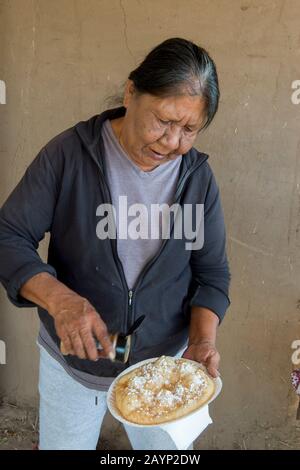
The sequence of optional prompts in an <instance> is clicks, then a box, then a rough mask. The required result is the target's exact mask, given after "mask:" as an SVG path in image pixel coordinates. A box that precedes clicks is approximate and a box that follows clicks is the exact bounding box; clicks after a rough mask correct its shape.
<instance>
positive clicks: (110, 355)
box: [108, 351, 116, 361]
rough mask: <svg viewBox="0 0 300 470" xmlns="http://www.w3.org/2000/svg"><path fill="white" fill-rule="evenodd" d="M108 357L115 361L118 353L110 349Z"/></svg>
mask: <svg viewBox="0 0 300 470" xmlns="http://www.w3.org/2000/svg"><path fill="white" fill-rule="evenodd" d="M108 357H109V359H110V360H111V361H113V360H114V359H115V358H116V353H115V352H114V351H110V352H109V353H108Z"/></svg>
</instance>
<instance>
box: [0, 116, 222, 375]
mask: <svg viewBox="0 0 300 470" xmlns="http://www.w3.org/2000/svg"><path fill="white" fill-rule="evenodd" d="M124 113H125V109H124V108H123V107H121V108H116V109H112V110H108V111H105V112H104V113H102V114H100V115H96V116H94V117H92V118H90V119H89V120H87V121H82V122H79V123H78V124H77V125H75V126H74V127H71V128H70V129H67V130H66V131H64V132H62V133H61V134H59V135H58V136H56V137H54V138H53V139H52V140H51V141H50V142H48V144H46V145H45V147H43V148H42V149H41V151H40V152H39V154H38V155H37V157H36V158H35V160H34V161H33V162H32V163H31V165H30V166H29V167H28V168H27V170H26V173H25V175H24V176H23V178H22V179H21V181H20V182H19V184H18V185H17V186H16V188H15V189H14V191H13V192H12V193H11V195H10V196H9V197H8V199H7V201H6V202H5V203H4V205H3V207H2V209H1V212H0V280H1V282H2V284H3V286H4V288H5V289H6V291H7V295H8V297H9V299H10V300H11V302H12V303H13V304H15V305H16V306H18V307H30V306H35V305H34V304H32V303H31V302H29V301H27V300H26V299H24V298H22V297H21V296H20V295H19V290H20V287H21V286H22V285H23V284H24V283H25V282H26V281H27V280H28V279H30V278H31V277H32V276H34V275H35V274H37V273H40V272H48V273H50V274H52V275H53V276H56V277H57V278H58V279H59V280H60V281H61V282H63V283H65V284H66V285H67V286H68V287H69V288H71V289H73V290H74V291H75V292H77V293H78V294H79V295H81V296H83V297H85V298H87V299H88V300H89V301H90V303H91V304H92V305H93V306H94V307H95V309H96V310H97V311H98V312H99V313H100V315H101V317H102V319H103V320H104V322H105V323H106V324H107V327H108V330H109V331H110V332H111V333H115V332H120V333H126V332H127V331H128V329H129V328H130V326H131V325H132V324H133V323H134V321H135V320H136V319H137V318H138V317H139V316H141V315H145V319H144V321H143V323H142V324H141V326H140V327H139V328H138V329H137V331H136V332H135V333H134V334H133V337H132V345H131V352H130V356H129V361H128V363H127V364H126V365H123V364H118V363H112V362H111V361H110V360H108V359H100V360H99V361H97V362H93V361H89V360H83V359H79V358H78V357H75V356H67V357H66V360H67V362H68V364H69V365H70V366H71V367H73V368H75V369H79V370H82V371H84V372H87V373H90V374H94V375H97V376H104V377H112V376H115V375H117V374H118V373H119V372H120V371H121V370H123V369H124V368H125V367H127V366H129V365H132V364H134V363H136V362H138V361H141V360H144V359H147V358H150V357H156V356H159V355H161V354H166V355H172V354H175V353H176V352H177V351H178V349H180V348H181V347H182V346H183V345H184V344H185V343H186V340H187V338H188V327H189V312H190V308H191V306H193V305H197V306H203V307H207V308H209V309H211V310H212V311H213V312H215V313H216V315H218V317H219V318H220V320H222V319H223V316H224V314H225V312H226V309H227V308H228V306H229V304H230V301H229V298H228V289H229V282H230V273H229V268H228V261H227V257H226V250H225V227H224V218H223V212H222V207H221V202H220V196H219V190H218V187H217V184H216V181H215V178H214V175H213V173H212V170H211V168H210V166H209V164H208V163H207V159H208V156H207V155H206V154H203V153H200V152H198V151H197V150H196V149H195V148H192V149H191V150H190V151H189V152H188V153H187V154H185V155H183V158H182V163H181V168H180V174H179V178H178V184H177V189H176V193H175V197H174V203H178V204H180V205H181V207H182V212H184V205H185V204H190V205H192V207H196V204H204V245H203V247H202V248H201V249H199V250H187V249H186V245H185V244H186V242H187V241H190V240H186V239H185V238H184V236H183V238H182V239H177V238H176V237H174V234H173V233H171V237H170V239H166V240H164V241H163V243H162V245H161V248H160V249H159V251H158V253H157V254H156V255H155V256H154V258H152V259H151V260H150V261H149V262H148V263H147V265H146V266H145V268H144V269H143V271H142V273H141V274H140V276H139V278H138V280H137V282H136V284H135V286H134V289H133V291H132V292H130V295H129V289H128V286H127V284H126V280H125V276H124V272H123V269H122V264H121V262H120V260H119V258H118V254H117V249H116V240H115V239H105V240H100V239H99V238H98V237H97V235H96V225H97V223H98V222H99V217H98V216H96V209H97V207H98V206H99V205H100V204H103V203H110V202H111V197H110V190H109V186H108V182H107V178H106V169H105V159H104V157H103V155H104V153H103V142H102V138H101V127H102V124H103V122H104V121H105V120H106V119H113V118H117V117H120V116H122V115H124ZM46 232H50V234H51V237H50V244H49V252H48V260H47V263H44V262H42V260H41V259H40V257H39V255H38V253H37V248H38V244H39V242H40V240H41V239H42V238H43V237H44V235H45V233H46ZM38 313H39V317H40V319H41V321H42V322H43V324H44V326H45V328H46V329H47V331H48V333H49V334H50V335H51V337H52V338H53V339H54V341H55V342H56V343H57V345H59V342H60V340H59V338H58V336H57V334H56V331H55V327H54V321H53V318H52V317H51V316H50V315H49V314H48V312H47V311H45V310H44V309H42V308H40V307H38Z"/></svg>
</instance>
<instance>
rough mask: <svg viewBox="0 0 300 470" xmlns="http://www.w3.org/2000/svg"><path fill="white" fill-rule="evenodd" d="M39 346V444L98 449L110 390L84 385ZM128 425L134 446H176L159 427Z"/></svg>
mask: <svg viewBox="0 0 300 470" xmlns="http://www.w3.org/2000/svg"><path fill="white" fill-rule="evenodd" d="M39 348H40V376H39V392H40V439H39V448H40V449H41V450H63V449H64V450H93V449H96V445H97V442H98V438H99V434H100V430H101V425H102V421H103V418H104V415H105V413H106V411H107V405H106V395H107V393H106V392H100V391H97V390H91V389H89V388H86V387H84V386H83V385H82V384H80V383H79V382H77V381H76V380H74V379H73V378H72V377H71V376H70V375H69V374H68V373H67V372H66V371H65V370H64V368H63V367H62V366H61V365H60V364H59V363H58V362H57V361H56V360H55V359H53V358H52V356H50V354H49V353H48V352H47V351H46V350H45V349H44V348H43V347H42V346H39ZM184 350H185V349H183V350H181V351H180V352H178V354H177V355H176V357H181V356H182V354H183V352H184ZM96 397H97V398H98V400H97V405H96ZM124 428H125V431H126V433H127V435H128V438H129V441H130V443H131V446H132V448H133V449H141V450H176V446H175V444H174V442H173V440H172V439H171V438H170V436H169V435H168V434H167V433H166V432H165V431H164V430H162V429H161V428H159V427H157V428H148V429H147V428H145V429H141V428H137V427H134V426H129V425H124ZM192 448H193V447H192V446H191V447H189V449H192Z"/></svg>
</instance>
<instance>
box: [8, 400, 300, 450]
mask: <svg viewBox="0 0 300 470" xmlns="http://www.w3.org/2000/svg"><path fill="white" fill-rule="evenodd" d="M215 429H216V428H215ZM209 436H210V431H207V432H206V433H203V435H202V436H201V442H200V441H198V442H197V441H196V442H195V444H194V449H195V450H198V449H199V450H201V449H212V450H217V449H222V448H224V447H222V446H220V445H218V439H217V435H214V437H213V439H210V437H209ZM278 436H279V434H278V430H272V429H270V428H269V429H265V428H261V429H257V430H256V432H255V433H251V435H239V437H238V438H236V439H235V441H234V442H233V443H232V445H230V446H226V448H231V449H235V450H243V449H266V450H272V449H281V450H292V449H300V422H299V424H296V425H295V427H294V428H293V430H292V431H291V430H289V432H286V431H285V432H282V433H281V435H280V437H278ZM37 442H38V414H37V410H36V409H32V408H20V407H18V406H16V405H14V404H12V403H7V402H6V403H2V405H0V450H29V449H33V450H34V449H35V448H36V447H37ZM97 448H98V449H99V450H118V449H122V450H127V449H131V446H130V443H129V441H128V438H127V435H126V433H125V431H124V429H123V427H122V426H121V424H120V423H118V422H117V421H116V420H114V419H113V418H112V417H111V416H110V415H106V417H105V419H104V424H103V426H102V430H101V435H100V438H99V442H98V447H97Z"/></svg>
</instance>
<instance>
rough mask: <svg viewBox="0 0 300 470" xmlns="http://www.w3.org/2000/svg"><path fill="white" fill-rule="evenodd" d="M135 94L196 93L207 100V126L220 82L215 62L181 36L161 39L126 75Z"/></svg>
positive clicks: (201, 49)
mask: <svg viewBox="0 0 300 470" xmlns="http://www.w3.org/2000/svg"><path fill="white" fill-rule="evenodd" d="M128 78H129V79H130V80H132V81H133V83H134V86H135V89H136V91H137V92H138V93H149V94H151V95H155V96H159V97H166V96H172V95H174V94H175V95H179V94H189V95H191V96H194V95H199V96H201V97H203V98H204V100H205V103H206V122H205V125H204V126H203V129H204V128H206V127H208V126H209V124H210V123H211V121H212V120H213V118H214V115H215V114H216V112H217V109H218V103H219V96H220V91H219V82H218V75H217V70H216V66H215V63H214V61H213V60H212V58H211V57H210V56H209V54H208V53H207V52H206V50H205V49H203V48H202V47H199V46H197V45H196V44H194V43H193V42H191V41H188V40H186V39H181V38H171V39H167V40H166V41H164V42H162V43H161V44H159V45H158V46H156V47H155V48H154V49H152V50H151V51H150V52H149V54H148V55H147V56H146V57H145V59H144V60H143V62H142V63H141V64H140V65H139V66H138V67H137V68H136V69H135V70H133V71H132V72H131V73H130V74H129V77H128Z"/></svg>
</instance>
